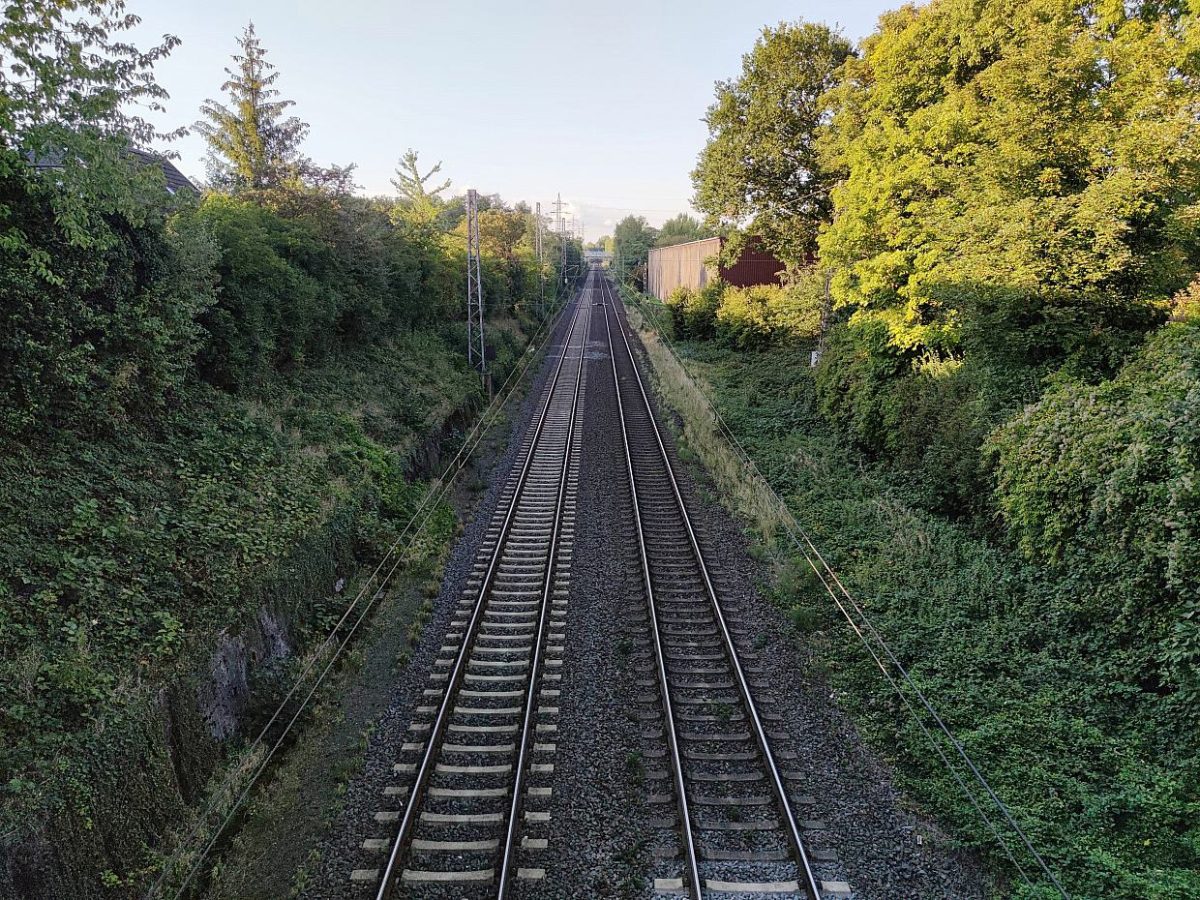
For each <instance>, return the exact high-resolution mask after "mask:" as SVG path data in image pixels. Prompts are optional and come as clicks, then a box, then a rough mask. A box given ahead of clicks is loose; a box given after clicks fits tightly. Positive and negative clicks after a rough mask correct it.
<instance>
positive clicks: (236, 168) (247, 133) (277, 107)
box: [196, 22, 308, 189]
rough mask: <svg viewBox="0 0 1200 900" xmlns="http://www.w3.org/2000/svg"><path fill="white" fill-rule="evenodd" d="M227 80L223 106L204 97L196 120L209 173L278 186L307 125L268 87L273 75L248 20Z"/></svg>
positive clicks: (247, 184)
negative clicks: (289, 112)
mask: <svg viewBox="0 0 1200 900" xmlns="http://www.w3.org/2000/svg"><path fill="white" fill-rule="evenodd" d="M238 47H239V49H240V51H241V52H240V53H234V55H233V61H234V66H233V67H232V68H226V69H225V72H226V74H228V75H229V79H228V80H227V81H226V82H225V83H224V84H223V85H221V90H222V91H225V92H226V93H227V94H228V95H229V103H228V105H226V104H224V103H220V102H218V101H216V100H206V101H205V102H204V105H203V106H202V107H201V112H202V113H203V114H204V116H205V117H206V120H201V121H200V122H197V123H196V128H197V130H198V131H199V132H200V133H201V134H203V135H204V137H205V139H206V140H207V141H208V146H209V176H210V178H212V180H213V181H215V182H218V183H222V184H227V185H228V186H230V187H232V188H235V189H239V188H265V187H270V186H272V185H275V184H278V183H279V181H280V180H281V179H282V178H283V177H284V176H286V175H287V174H288V173H289V171H290V170H292V169H294V168H295V167H296V166H298V165H299V163H300V156H299V148H300V144H301V142H302V141H303V140H304V138H305V136H306V135H307V134H308V125H307V124H306V123H304V122H302V121H300V119H298V118H296V117H295V116H288V117H286V118H285V117H284V111H285V110H286V109H287V108H288V107H290V106H294V105H295V104H294V103H293V101H291V100H284V99H281V98H280V93H279V90H278V89H277V88H276V87H275V86H274V85H275V82H276V81H277V80H278V78H279V72H278V71H276V69H275V66H274V65H272V64H271V63H269V62H267V59H266V55H267V51H266V50H265V49H263V46H262V44H261V43H260V42H259V39H258V35H257V34H256V33H255V31H254V23H253V22H251V23H250V24H249V25H247V26H246V29H245V30H244V31H243V32H242V36H241V37H240V38H238Z"/></svg>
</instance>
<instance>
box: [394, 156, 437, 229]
mask: <svg viewBox="0 0 1200 900" xmlns="http://www.w3.org/2000/svg"><path fill="white" fill-rule="evenodd" d="M418 156H419V154H418V153H417V152H416V151H415V150H413V149H412V148H411V147H410V148H409V149H408V150H407V151H405V153H404V155H403V156H402V157H400V163H399V165H398V166H397V167H396V177H395V178H393V179H392V184H393V185H394V186H395V188H396V192H397V193H398V194H399V195H400V204H399V207H400V208H401V209H402V210H403V211H404V215H405V216H406V217H408V218H410V219H412V220H413V221H415V222H433V221H434V220H435V219H436V218H437V214H438V211H439V209H440V206H441V202H442V199H441V194H442V192H443V191H445V190H447V189H448V188H449V187H450V179H449V178H447V179H446V180H445V181H443V182H441V184H436V185H428V182H429V180H430V179H431V178H433V176H435V175H437V174H438V172H440V171H442V164H441V162H440V161H439V162H438V163H436V164H435V165H434V166H433V167H432V168H430V170H429V171H428V172H426V173H425V174H424V175H422V174H421V168H420V164H419V162H418Z"/></svg>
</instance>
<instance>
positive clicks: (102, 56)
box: [0, 0, 180, 284]
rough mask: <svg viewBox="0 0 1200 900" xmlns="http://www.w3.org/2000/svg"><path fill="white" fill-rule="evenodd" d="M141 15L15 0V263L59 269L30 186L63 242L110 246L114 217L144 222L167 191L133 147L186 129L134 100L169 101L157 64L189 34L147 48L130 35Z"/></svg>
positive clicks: (10, 113) (8, 234) (0, 91)
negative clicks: (41, 232) (31, 228)
mask: <svg viewBox="0 0 1200 900" xmlns="http://www.w3.org/2000/svg"><path fill="white" fill-rule="evenodd" d="M139 21H140V19H139V18H138V17H137V16H133V15H130V14H128V13H126V11H125V5H124V3H123V2H120V0H54V2H51V3H44V2H40V0H15V2H9V3H7V4H5V9H4V17H3V21H0V59H3V60H4V65H3V66H2V67H0V184H2V185H3V188H2V189H0V254H2V256H0V261H2V263H3V265H4V266H5V267H6V268H8V267H12V268H16V267H21V266H23V267H25V268H26V269H27V270H28V271H29V273H30V274H31V275H33V276H35V277H36V278H40V279H42V280H44V281H46V282H48V283H50V284H57V283H58V279H59V277H60V276H59V275H58V273H57V272H56V268H55V266H54V262H55V258H56V257H55V253H54V252H53V251H52V250H51V249H48V248H46V247H43V246H41V244H40V243H39V241H38V236H37V235H30V234H29V233H27V231H26V223H25V216H24V213H25V212H26V210H25V209H24V208H23V203H24V201H25V198H26V197H27V196H28V195H29V194H33V193H36V194H37V195H38V196H39V198H40V200H41V202H43V203H45V204H47V205H48V206H49V209H50V212H51V215H52V218H53V220H54V223H55V226H56V230H57V231H58V232H59V237H60V238H61V239H62V240H64V241H65V243H67V244H68V245H69V246H71V247H81V248H95V249H98V250H103V249H105V248H106V246H107V245H108V244H109V243H110V242H111V241H112V240H113V237H112V235H111V232H110V229H109V228H108V227H107V222H106V219H107V217H109V216H117V217H119V218H122V219H125V220H127V221H131V222H134V223H135V224H137V223H139V222H140V220H141V219H142V218H143V217H144V216H145V215H146V208H147V206H148V204H149V202H150V201H152V199H153V198H156V197H158V195H160V194H161V193H162V177H161V174H160V173H151V172H149V171H148V170H146V169H138V168H137V167H135V166H133V165H132V164H131V160H130V158H129V154H128V152H127V151H128V148H129V146H130V145H131V144H133V145H137V144H142V145H144V144H148V143H149V142H150V141H151V140H153V139H155V138H165V139H170V138H172V137H177V136H178V135H179V133H180V132H172V133H170V134H160V133H159V132H158V131H157V129H155V128H154V126H153V125H151V124H150V123H149V122H147V121H146V120H145V119H143V118H141V117H140V116H138V115H134V114H132V113H131V112H130V110H131V109H136V108H137V107H138V106H139V105H140V106H142V107H143V108H148V109H150V110H153V111H157V110H160V109H161V102H162V101H163V100H164V99H165V98H166V96H167V94H166V91H164V90H163V88H162V87H161V86H160V85H159V84H158V83H157V82H156V81H155V80H154V76H153V67H154V64H155V63H156V62H157V61H158V60H160V59H162V58H164V57H165V56H167V54H169V53H170V52H171V50H172V49H174V47H175V46H177V45H178V43H179V40H178V38H175V37H173V36H171V35H165V36H164V37H163V41H162V43H161V44H159V45H157V46H155V47H152V48H151V49H149V50H141V49H139V48H138V47H137V46H136V45H135V44H133V43H132V42H130V41H129V40H128V39H127V37H126V36H125V35H124V34H123V32H127V31H129V30H130V29H132V28H134V27H135V26H136V25H137V24H138V22H139ZM85 86H86V87H85ZM34 167H36V168H34ZM160 199H161V198H160ZM40 220H41V219H40V217H36V218H35V221H40Z"/></svg>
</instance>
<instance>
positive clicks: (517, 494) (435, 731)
mask: <svg viewBox="0 0 1200 900" xmlns="http://www.w3.org/2000/svg"><path fill="white" fill-rule="evenodd" d="M583 308H584V307H583V305H582V304H581V303H577V304H576V308H575V312H574V314H573V316H572V318H571V325H570V328H569V329H568V330H567V333H566V335H565V336H564V337H563V352H562V355H561V356H560V357H559V360H558V364H557V365H556V366H555V368H554V374H553V375H552V376H551V379H550V383H549V385H548V386H547V388H546V400H545V403H544V404H543V405H542V408H541V411H540V413H539V414H538V418H537V421H536V423H535V426H534V433H533V437H532V439H531V440H530V444H529V451H528V452H527V453H526V455H525V459H524V461H523V463H522V466H521V470H520V475H519V477H518V480H517V484H516V486H515V488H514V489H513V494H512V499H511V500H510V501H509V505H508V508H507V509H506V510H505V514H504V521H503V522H502V524H501V527H500V531H499V532H498V533H497V535H496V545H495V547H494V548H493V550H492V554H491V557H490V558H489V560H488V567H487V572H486V574H485V576H484V578H483V581H482V583H481V584H480V586H479V594H478V596H477V597H476V599H475V604H474V606H473V608H472V610H471V618H470V620H469V621H468V623H467V627H466V628H465V629H464V631H463V640H462V644H461V645H460V647H459V650H458V654H457V655H456V656H455V658H454V665H453V667H452V668H451V670H450V674H449V677H448V678H447V679H446V690H445V693H444V694H443V695H442V702H441V704H440V705H439V706H438V711H437V714H436V716H435V717H434V720H433V723H432V724H431V726H430V730H429V736H428V738H427V740H426V742H425V749H424V751H423V753H422V755H421V763H420V765H419V766H418V767H417V775H416V778H415V779H414V781H413V785H412V788H411V789H410V790H409V793H408V802H407V803H406V804H405V807H404V815H403V816H402V817H401V820H400V826H399V828H398V829H397V831H396V837H395V838H394V839H393V841H392V845H391V848H390V850H389V852H388V860H387V865H386V867H385V868H384V870H383V874H382V876H381V877H380V881H379V890H378V891H377V892H376V895H375V896H376V900H391V897H392V895H393V891H394V889H395V884H396V882H397V881H398V880H399V878H400V875H401V873H402V871H403V870H402V869H401V863H402V861H403V859H404V856H405V853H406V851H407V849H408V844H409V842H410V841H411V838H412V831H413V827H414V825H415V823H416V818H417V814H418V812H419V810H420V807H421V806H422V799H423V797H424V793H425V790H426V788H427V787H428V784H429V779H430V776H431V775H432V772H433V768H434V765H435V760H436V757H437V755H438V752H439V749H440V745H441V742H442V738H443V737H444V735H445V732H446V726H447V724H448V720H449V718H450V715H451V711H452V708H453V704H454V701H455V699H456V698H457V695H458V690H459V688H460V687H461V684H462V680H463V674H464V672H465V670H466V666H467V660H468V659H469V657H470V654H471V650H472V648H473V646H474V642H475V639H476V637H477V634H478V630H479V620H480V617H481V616H482V614H483V608H484V606H485V605H486V603H485V601H486V598H487V595H488V593H489V591H490V590H491V586H492V582H493V580H494V579H495V576H496V569H497V567H498V566H499V563H500V559H501V556H502V553H503V549H504V546H505V542H506V541H507V539H508V534H509V531H510V529H511V527H512V522H513V518H514V517H515V515H516V511H517V505H518V503H519V501H520V499H521V495H522V493H523V491H524V489H525V484H526V481H527V480H528V478H529V471H530V469H531V468H532V466H533V460H534V458H535V457H536V455H537V449H538V445H539V443H540V441H541V437H542V431H543V429H544V427H545V424H546V420H547V419H548V418H549V413H550V408H551V406H552V405H553V404H552V402H551V401H552V400H553V397H554V391H555V389H556V388H557V387H558V379H559V375H560V374H561V373H562V369H563V365H564V363H565V362H566V359H567V349H566V348H567V347H568V346H569V345H570V342H571V336H572V335H573V334H574V333H575V328H576V327H577V326H578V324H579V319H580V310H581V309H583ZM580 368H581V369H582V361H581V362H580ZM576 390H578V385H576ZM577 399H578V398H577V397H576V398H575V402H577ZM564 452H565V453H566V454H567V455H569V453H570V447H569V445H568V446H567V447H566V450H565V451H564ZM553 568H554V567H553V560H548V561H547V565H546V578H547V579H549V578H550V575H551V572H552V570H553Z"/></svg>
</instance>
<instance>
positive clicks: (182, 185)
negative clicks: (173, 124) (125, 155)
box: [129, 148, 200, 194]
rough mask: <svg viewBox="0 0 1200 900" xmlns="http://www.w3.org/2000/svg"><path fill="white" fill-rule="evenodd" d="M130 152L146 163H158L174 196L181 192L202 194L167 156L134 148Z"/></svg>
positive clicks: (168, 188)
mask: <svg viewBox="0 0 1200 900" xmlns="http://www.w3.org/2000/svg"><path fill="white" fill-rule="evenodd" d="M129 152H130V153H132V154H133V155H134V156H136V157H137V158H138V159H140V160H142V161H143V162H145V163H149V164H154V163H157V164H158V165H159V167H160V168H161V169H162V173H163V176H164V177H165V178H166V179H167V190H168V191H170V192H171V193H172V194H175V193H178V192H179V191H181V190H182V191H191V192H192V193H193V194H198V193H200V189H199V188H197V187H196V186H195V185H194V184H192V182H191V181H190V180H189V179H188V177H187V176H186V175H184V174H183V173H182V172H180V171H179V170H178V169H177V168H175V164H174V163H173V162H171V161H170V160H169V159H167V158H166V157H165V156H159V155H158V154H156V153H149V152H147V151H145V150H134V149H132V148H130V150H129Z"/></svg>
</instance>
